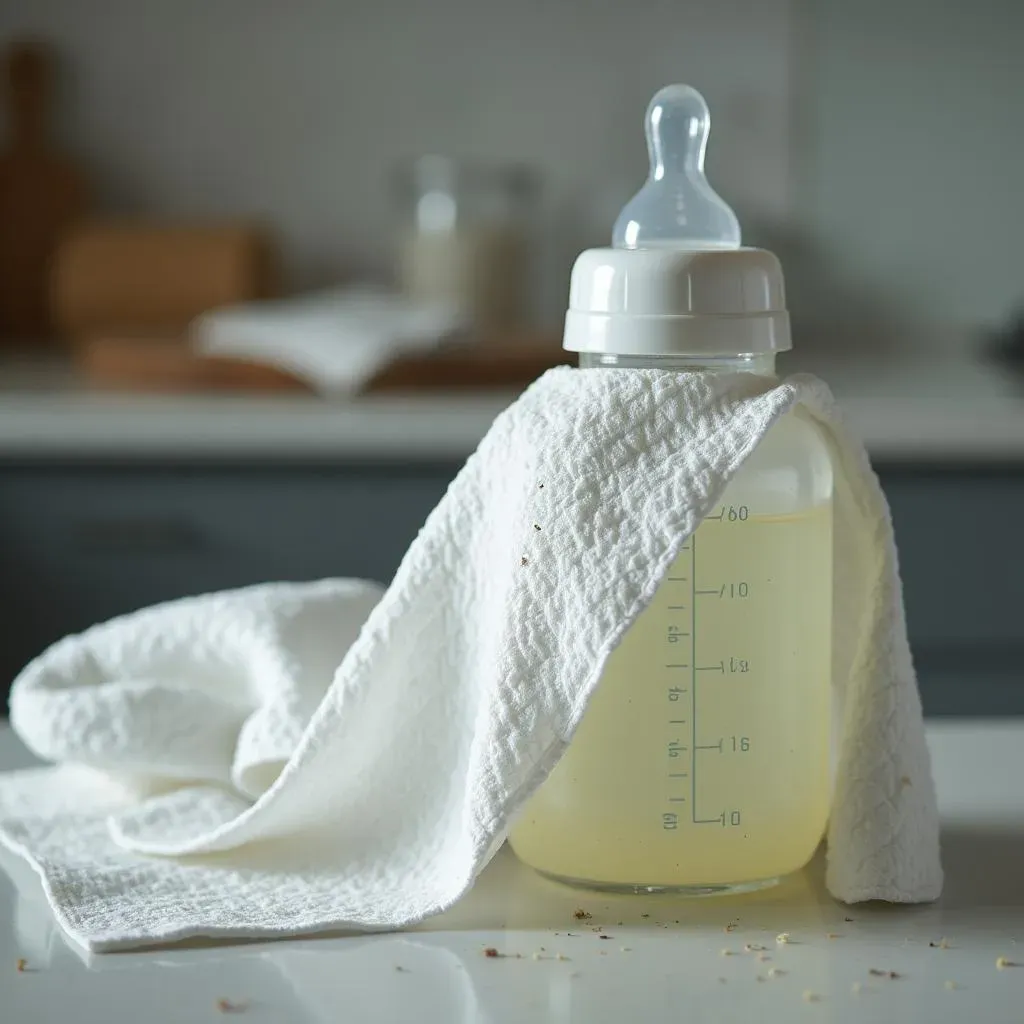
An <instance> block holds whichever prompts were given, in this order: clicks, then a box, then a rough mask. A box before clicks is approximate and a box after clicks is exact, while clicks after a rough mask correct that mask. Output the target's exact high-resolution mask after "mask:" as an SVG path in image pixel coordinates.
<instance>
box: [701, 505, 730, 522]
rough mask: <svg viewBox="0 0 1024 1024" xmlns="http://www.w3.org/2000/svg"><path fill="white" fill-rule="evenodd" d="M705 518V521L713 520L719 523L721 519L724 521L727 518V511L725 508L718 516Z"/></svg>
mask: <svg viewBox="0 0 1024 1024" xmlns="http://www.w3.org/2000/svg"><path fill="white" fill-rule="evenodd" d="M704 518H705V519H713V520H714V521H715V522H717V521H718V520H719V519H724V518H725V509H724V508H723V509H722V511H721V512H719V513H718V515H717V516H705V517H704Z"/></svg>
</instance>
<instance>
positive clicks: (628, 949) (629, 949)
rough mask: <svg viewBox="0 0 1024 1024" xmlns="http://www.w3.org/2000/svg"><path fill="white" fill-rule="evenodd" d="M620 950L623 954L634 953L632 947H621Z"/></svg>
mask: <svg viewBox="0 0 1024 1024" xmlns="http://www.w3.org/2000/svg"><path fill="white" fill-rule="evenodd" d="M619 949H620V950H621V951H622V952H623V953H632V952H633V949H632V947H631V946H619Z"/></svg>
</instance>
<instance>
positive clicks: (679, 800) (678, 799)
mask: <svg viewBox="0 0 1024 1024" xmlns="http://www.w3.org/2000/svg"><path fill="white" fill-rule="evenodd" d="M668 802H669V803H670V804H685V803H686V797H685V796H670V797H669V798H668Z"/></svg>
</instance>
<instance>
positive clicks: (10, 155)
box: [0, 43, 86, 345]
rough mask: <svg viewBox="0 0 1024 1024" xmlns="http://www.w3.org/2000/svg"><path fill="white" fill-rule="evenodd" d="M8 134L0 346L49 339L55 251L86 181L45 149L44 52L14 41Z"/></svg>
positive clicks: (2, 158) (7, 67)
mask: <svg viewBox="0 0 1024 1024" xmlns="http://www.w3.org/2000/svg"><path fill="white" fill-rule="evenodd" d="M4 72H5V77H6V83H5V84H6V95H5V99H6V106H7V111H6V113H7V123H8V126H9V135H8V138H7V140H6V144H5V147H4V149H3V150H2V151H0V342H3V341H7V342H8V343H11V342H13V343H15V344H17V345H25V344H26V343H38V342H41V341H43V340H45V339H47V338H50V337H51V336H52V331H51V326H52V322H51V316H50V299H49V282H50V271H51V265H52V261H53V256H54V252H55V250H56V247H57V245H58V243H59V241H60V238H61V236H62V235H63V233H64V231H65V230H66V229H67V228H68V226H69V225H71V224H73V223H74V222H75V221H76V220H77V219H78V218H79V217H80V216H81V215H82V213H83V211H84V210H85V206H86V186H85V179H84V177H83V175H82V174H81V172H80V171H79V170H78V168H77V167H76V166H75V165H74V164H73V163H72V162H71V161H69V160H67V159H66V158H65V157H63V156H62V155H61V154H60V153H58V152H57V151H56V150H55V149H53V148H52V147H51V145H50V142H49V139H48V137H47V135H48V128H49V113H50V111H49V106H50V95H51V92H52V86H53V74H52V66H51V61H50V58H49V55H48V54H47V52H46V50H45V49H44V48H43V47H42V46H41V45H39V44H35V43H18V44H15V45H14V46H12V47H11V49H10V50H9V51H8V53H7V55H6V60H5V62H4Z"/></svg>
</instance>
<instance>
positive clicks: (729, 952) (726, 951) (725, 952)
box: [718, 949, 732, 956]
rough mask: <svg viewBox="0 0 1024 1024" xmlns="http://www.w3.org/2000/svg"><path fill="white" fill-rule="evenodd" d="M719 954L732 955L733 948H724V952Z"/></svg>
mask: <svg viewBox="0 0 1024 1024" xmlns="http://www.w3.org/2000/svg"><path fill="white" fill-rule="evenodd" d="M718 955H719V956H732V950H731V949H723V950H722V952H721V953H719V954H718Z"/></svg>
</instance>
